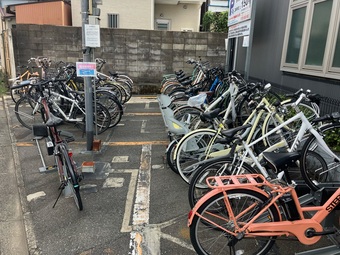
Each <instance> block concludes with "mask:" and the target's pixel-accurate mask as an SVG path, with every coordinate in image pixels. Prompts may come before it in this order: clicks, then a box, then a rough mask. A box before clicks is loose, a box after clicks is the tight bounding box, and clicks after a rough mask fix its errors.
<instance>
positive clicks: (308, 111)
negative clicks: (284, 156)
mask: <svg viewBox="0 0 340 255" xmlns="http://www.w3.org/2000/svg"><path fill="white" fill-rule="evenodd" d="M292 104H293V103H290V102H289V103H283V105H282V106H284V107H285V109H286V110H285V113H284V114H283V115H278V116H279V117H280V118H282V120H283V121H286V120H288V119H289V118H291V117H293V116H294V115H296V114H297V112H296V111H295V110H294V109H293V107H292ZM298 107H299V109H300V110H301V111H302V112H303V113H304V115H305V116H306V117H307V119H308V120H309V121H312V120H313V119H314V118H316V117H317V116H319V114H318V113H317V112H316V111H315V110H314V108H313V107H312V106H310V105H308V104H306V103H300V104H299V105H298ZM278 124H280V123H278ZM300 125H301V121H300V120H298V121H295V122H292V123H290V124H288V125H287V127H288V128H285V127H284V128H282V129H281V130H282V135H283V136H284V137H285V138H286V140H287V142H288V144H290V142H291V141H292V140H294V138H295V133H294V131H296V130H298V129H299V128H300ZM275 127H276V125H275V124H274V123H273V120H272V119H271V118H269V116H268V117H267V118H266V119H265V121H264V124H263V133H262V135H264V134H267V133H268V132H269V131H270V130H272V129H273V128H275ZM292 131H293V132H292ZM279 140H281V137H280V135H278V134H277V133H274V134H271V135H269V136H267V137H266V138H265V140H264V142H265V144H266V146H268V147H269V146H272V145H274V144H276V143H277V142H278V141H279Z"/></svg>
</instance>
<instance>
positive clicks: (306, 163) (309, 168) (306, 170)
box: [300, 123, 340, 191]
mask: <svg viewBox="0 0 340 255" xmlns="http://www.w3.org/2000/svg"><path fill="white" fill-rule="evenodd" d="M319 130H320V134H321V135H322V136H323V140H324V141H325V142H326V144H327V146H328V147H329V148H330V149H331V151H332V152H333V153H334V154H335V155H337V156H338V157H340V142H339V137H340V123H334V124H328V125H324V126H322V127H320V128H319ZM300 170H301V174H302V177H303V178H304V180H305V182H306V184H307V185H308V186H309V187H310V188H311V189H312V190H314V191H315V190H318V189H320V188H321V187H323V186H324V185H333V186H334V187H339V186H340V162H339V161H338V160H337V159H336V158H335V157H333V156H332V155H330V154H329V153H327V152H326V151H325V150H324V149H323V148H322V146H321V145H319V144H318V143H317V140H316V138H315V137H314V136H310V137H309V138H308V139H307V140H306V142H305V143H304V145H303V148H302V151H301V165H300Z"/></svg>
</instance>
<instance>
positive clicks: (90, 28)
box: [85, 24, 100, 48]
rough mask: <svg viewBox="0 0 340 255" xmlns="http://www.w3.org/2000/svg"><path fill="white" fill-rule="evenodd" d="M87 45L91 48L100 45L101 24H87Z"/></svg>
mask: <svg viewBox="0 0 340 255" xmlns="http://www.w3.org/2000/svg"><path fill="white" fill-rule="evenodd" d="M85 46H86V47H91V48H99V47H100V27H99V25H89V24H85Z"/></svg>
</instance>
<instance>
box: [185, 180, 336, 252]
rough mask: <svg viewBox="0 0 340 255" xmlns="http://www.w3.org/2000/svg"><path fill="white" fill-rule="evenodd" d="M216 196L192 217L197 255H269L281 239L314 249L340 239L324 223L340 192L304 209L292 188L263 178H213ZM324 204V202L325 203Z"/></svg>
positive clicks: (209, 195)
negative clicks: (330, 237) (326, 240)
mask: <svg viewBox="0 0 340 255" xmlns="http://www.w3.org/2000/svg"><path fill="white" fill-rule="evenodd" d="M207 184H208V185H209V187H210V188H211V191H210V192H209V193H207V194H206V195H205V196H204V197H202V198H201V199H200V200H199V201H198V203H197V204H196V206H195V207H194V208H193V209H192V210H191V211H190V213H189V216H188V218H189V219H188V226H189V227H190V239H191V242H192V245H193V247H194V249H195V251H196V252H197V254H205V255H206V254H210V255H214V254H221V253H223V254H233V255H235V254H243V255H247V254H256V255H261V254H267V253H268V252H269V251H270V250H271V249H272V247H273V245H274V243H275V241H276V239H277V238H278V237H280V236H288V237H295V238H296V239H297V240H298V241H299V242H300V243H301V244H304V245H312V244H315V243H316V242H318V241H319V240H320V239H321V236H323V235H330V234H335V233H336V232H337V230H336V229H335V228H328V229H327V228H325V227H324V226H323V224H322V222H323V221H324V220H325V219H326V218H327V216H329V215H330V213H332V211H333V210H334V209H335V208H336V207H338V205H339V203H340V199H339V198H340V188H338V189H337V190H336V191H335V192H334V193H333V194H332V191H331V190H330V191H329V190H328V191H329V193H330V195H328V194H327V192H326V190H324V191H323V192H321V196H322V198H321V199H320V200H318V201H319V204H317V205H315V206H312V205H309V206H303V207H302V206H301V204H300V202H299V198H298V196H297V193H296V191H295V189H294V187H295V186H294V184H292V185H288V186H286V185H282V184H280V183H278V182H274V181H268V180H267V178H265V177H263V176H262V175H260V174H247V175H236V176H235V175H234V176H221V177H211V178H208V180H207ZM322 201H325V202H324V203H323V202H322Z"/></svg>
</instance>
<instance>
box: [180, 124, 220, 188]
mask: <svg viewBox="0 0 340 255" xmlns="http://www.w3.org/2000/svg"><path fill="white" fill-rule="evenodd" d="M216 138H221V136H220V135H219V134H218V132H217V131H215V130H213V129H201V130H196V131H192V132H191V133H189V134H187V135H185V136H184V137H183V138H182V139H181V140H180V141H179V143H178V144H177V146H176V150H175V153H174V159H175V160H174V161H175V163H176V168H177V171H178V172H179V174H180V176H181V177H182V179H183V180H184V181H185V182H186V183H188V184H189V179H190V177H191V176H192V175H193V174H194V172H195V171H196V170H197V167H195V166H192V165H193V164H195V163H198V162H200V161H202V160H205V159H206V158H207V157H208V156H209V154H210V153H212V152H216V151H222V150H223V149H224V145H223V144H219V143H215V140H214V139H216Z"/></svg>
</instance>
